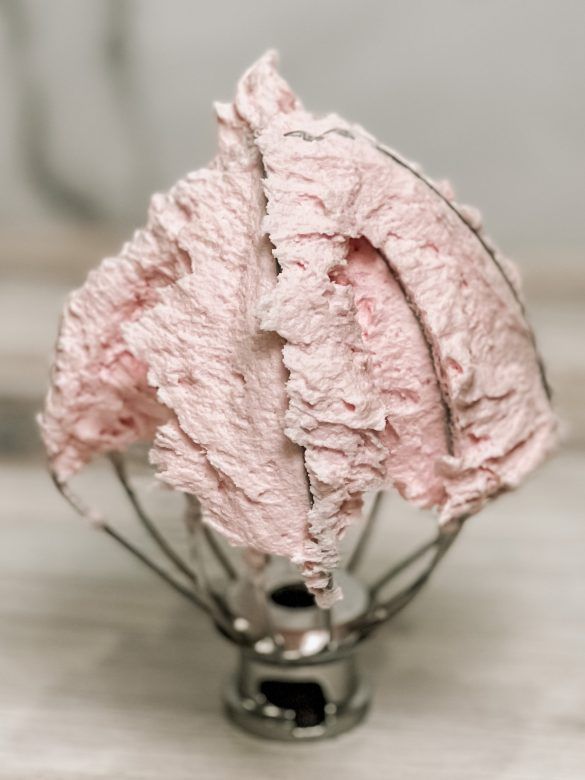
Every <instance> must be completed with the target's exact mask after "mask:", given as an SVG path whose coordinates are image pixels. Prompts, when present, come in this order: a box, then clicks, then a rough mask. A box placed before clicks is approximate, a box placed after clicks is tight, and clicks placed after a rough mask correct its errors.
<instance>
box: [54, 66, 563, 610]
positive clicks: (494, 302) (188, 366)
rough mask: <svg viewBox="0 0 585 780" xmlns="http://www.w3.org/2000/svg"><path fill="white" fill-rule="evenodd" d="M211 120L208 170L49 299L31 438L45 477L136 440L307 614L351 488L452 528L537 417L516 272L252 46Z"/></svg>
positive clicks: (523, 459)
mask: <svg viewBox="0 0 585 780" xmlns="http://www.w3.org/2000/svg"><path fill="white" fill-rule="evenodd" d="M216 110H217V113H218V118H219V125H220V143H219V153H218V156H217V157H216V158H215V160H214V161H213V162H212V163H211V165H210V166H209V168H207V169H203V170H202V171H200V172H197V173H195V174H191V175H189V176H188V177H186V178H185V179H184V180H183V181H181V182H179V184H177V185H176V187H175V188H173V190H171V192H170V193H169V194H168V195H166V196H156V197H155V198H154V199H153V203H152V206H151V212H150V218H149V223H148V225H147V228H146V229H145V230H144V231H141V232H139V233H137V234H136V236H135V238H134V240H133V241H132V242H131V243H130V244H128V245H127V246H126V247H125V248H124V250H123V251H122V253H121V255H120V256H119V257H118V258H115V259H110V260H106V261H104V263H102V265H101V266H100V268H99V269H98V270H97V271H95V272H93V274H91V275H90V277H89V279H88V281H87V282H86V284H85V285H84V287H82V288H81V289H80V290H79V291H77V292H76V293H74V294H73V295H72V297H71V299H70V302H69V304H68V307H67V309H66V311H65V314H64V317H63V323H62V326H61V332H60V335H59V341H58V346H57V358H56V361H55V367H54V371H53V377H52V384H51V388H50V391H49V395H48V399H47V404H46V408H45V411H44V413H43V414H42V416H41V418H40V421H41V428H42V432H43V436H44V439H45V443H46V446H47V450H48V452H49V457H50V461H51V468H52V470H53V472H54V474H55V477H56V479H57V480H58V481H59V482H60V483H64V482H66V481H67V480H68V479H69V478H70V477H71V476H73V475H74V474H75V473H76V472H77V471H79V469H80V468H81V467H82V466H83V465H85V464H86V463H87V462H88V461H89V460H91V458H92V457H94V456H95V455H98V454H101V453H105V452H112V451H122V450H124V449H125V448H127V447H128V446H129V445H130V444H131V443H132V442H134V441H138V440H146V441H152V450H151V459H152V462H153V463H154V464H155V466H156V467H157V471H158V475H159V477H160V478H161V479H162V480H164V481H165V482H166V483H168V484H169V485H171V486H173V487H175V488H177V489H178V490H181V491H183V492H186V493H189V494H193V495H196V496H197V497H198V498H199V500H200V501H201V504H202V506H203V510H204V519H205V520H206V521H207V522H208V523H210V524H211V525H213V526H214V527H215V528H216V529H217V530H219V531H220V532H222V533H223V534H224V535H225V536H226V537H227V538H228V539H229V540H230V541H231V542H232V543H234V544H237V545H242V546H245V547H247V548H250V549H253V550H256V551H259V552H265V553H275V554H278V555H284V556H287V557H289V558H290V559H291V560H293V561H294V562H295V563H297V564H298V565H299V566H300V567H301V569H302V571H303V574H304V576H305V577H306V581H307V585H308V587H309V588H310V589H311V591H312V592H313V593H314V594H315V595H316V597H317V601H318V603H319V604H320V605H322V606H330V605H331V604H332V603H333V602H334V601H335V599H336V598H338V597H339V595H340V593H339V592H338V589H336V588H335V587H334V585H333V581H332V571H333V570H334V568H335V566H336V565H337V563H338V559H339V551H338V542H339V539H340V537H341V536H342V535H343V533H344V531H345V529H346V528H347V526H348V525H349V524H350V523H351V522H352V520H354V519H355V518H356V517H358V516H359V514H360V511H361V505H362V499H363V496H364V493H365V492H368V491H377V490H382V489H385V488H388V487H390V486H393V487H394V488H395V489H396V490H398V491H399V492H400V494H401V495H402V496H404V498H405V499H407V500H408V501H410V502H412V503H414V504H415V505H417V506H420V507H424V508H435V509H436V510H437V512H438V514H439V518H440V521H441V522H443V523H448V522H450V521H455V520H458V519H460V518H463V517H465V516H467V515H469V514H471V513H473V512H475V511H477V510H478V509H479V508H480V507H481V506H482V505H483V503H484V502H485V501H486V500H487V499H489V498H490V497H492V496H495V495H497V494H498V493H500V492H502V491H504V490H507V489H510V488H513V487H515V486H516V485H518V483H519V482H520V481H521V480H522V478H523V477H524V476H525V475H526V474H527V473H528V472H530V471H531V470H532V469H533V468H534V467H535V466H536V465H537V464H538V463H539V462H540V461H541V460H542V459H543V458H544V457H545V455H546V454H547V453H548V452H549V451H550V450H551V448H552V447H553V446H554V443H555V438H556V421H555V418H554V415H553V413H552V411H551V408H550V403H549V399H548V391H547V387H546V382H545V380H544V376H543V372H542V368H541V365H540V362H539V359H538V355H537V353H536V350H535V345H534V339H533V335H532V332H531V330H530V327H529V325H528V324H527V322H526V318H525V316H524V311H523V306H522V302H521V299H520V294H519V291H518V283H517V281H516V272H515V270H514V268H513V266H512V265H511V264H510V263H509V261H507V260H506V259H505V258H502V257H501V256H500V255H499V254H498V253H497V251H496V250H495V249H493V248H492V246H491V245H490V244H489V243H488V241H487V240H486V239H485V237H484V236H483V234H482V232H481V229H480V226H479V224H478V223H477V217H476V216H475V215H474V214H473V213H472V212H471V211H470V210H468V209H463V208H460V207H457V206H456V205H455V203H454V202H453V199H452V194H451V193H450V192H449V190H448V187H447V186H446V185H438V184H435V183H433V182H431V181H430V180H428V179H426V178H424V177H423V176H422V174H421V173H420V172H419V171H418V169H417V168H415V167H413V166H411V165H409V164H407V163H406V162H405V161H404V160H402V159H401V158H400V157H399V156H398V155H396V154H395V153H394V152H392V151H391V150H389V149H386V148H385V147H382V146H380V145H379V144H378V143H377V142H376V141H375V140H374V139H373V138H372V137H371V136H369V135H368V134H367V133H366V132H365V131H364V130H362V129H361V128H360V127H357V126H355V125H350V124H348V123H347V122H345V121H344V120H342V119H340V118H339V117H337V116H335V115H329V116H326V117H322V118H319V119H317V118H315V117H314V116H312V115H311V114H309V113H307V112H306V111H304V110H303V108H302V106H301V104H300V103H299V101H298V99H297V98H296V97H295V96H294V94H293V93H292V92H291V90H290V89H289V87H288V86H287V84H286V83H285V82H284V81H283V80H282V79H281V77H280V76H279V75H278V73H277V72H276V69H275V58H274V55H273V54H270V53H269V54H267V55H265V56H264V57H263V58H262V59H261V60H259V62H258V63H256V64H255V65H254V66H253V67H252V68H251V69H250V70H249V71H248V72H247V73H246V74H245V75H244V77H243V78H242V80H241V81H240V83H239V85H238V89H237V93H236V98H235V101H234V104H233V105H218V106H217V109H216Z"/></svg>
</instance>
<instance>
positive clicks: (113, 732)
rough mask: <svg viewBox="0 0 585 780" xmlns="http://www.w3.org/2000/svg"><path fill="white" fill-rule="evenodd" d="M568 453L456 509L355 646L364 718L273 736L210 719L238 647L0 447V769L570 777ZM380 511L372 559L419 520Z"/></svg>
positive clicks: (573, 589) (573, 605)
mask: <svg viewBox="0 0 585 780" xmlns="http://www.w3.org/2000/svg"><path fill="white" fill-rule="evenodd" d="M583 465H584V463H583V457H582V454H581V453H579V452H570V453H565V454H561V455H560V456H558V457H557V458H556V459H555V460H554V461H552V462H550V463H549V464H547V465H546V466H545V467H544V468H543V469H542V470H541V471H540V472H539V473H538V474H537V475H535V477H534V478H533V479H532V480H531V481H530V482H529V483H528V484H527V485H526V487H525V488H524V489H523V490H521V491H519V492H517V493H516V494H513V495H510V496H506V497H503V498H502V499H501V500H499V501H498V502H497V503H496V504H494V505H493V506H491V507H489V508H488V509H487V510H486V511H485V512H484V513H483V514H482V516H481V517H478V518H475V519H474V520H473V521H472V522H470V524H469V525H468V527H467V528H466V530H465V532H464V534H463V538H462V539H461V540H460V541H459V542H458V544H457V545H456V547H455V548H454V550H453V552H452V553H451V554H450V557H449V559H448V560H447V561H446V562H445V564H444V566H443V568H442V570H440V571H439V572H438V574H437V576H436V578H435V580H434V581H433V583H432V584H431V586H430V588H429V590H428V591H427V592H426V593H425V594H424V595H422V596H421V597H420V600H419V601H418V602H417V603H416V604H414V605H413V606H412V607H411V608H410V609H409V610H408V612H406V613H404V614H403V615H402V616H401V617H400V618H399V619H398V620H397V621H396V622H395V623H394V624H393V625H392V626H390V627H387V628H386V629H384V630H382V631H381V632H380V633H379V634H378V635H377V636H376V637H375V638H373V639H372V640H371V641H370V642H369V643H368V644H367V645H366V646H365V648H364V650H363V652H362V666H363V668H364V670H365V671H366V673H367V674H368V676H369V677H370V679H371V681H372V682H373V684H374V689H375V701H374V707H373V710H372V712H371V715H370V717H369V719H368V720H367V722H366V723H365V724H364V725H363V726H361V727H360V728H358V729H357V730H356V731H354V732H353V733H351V734H349V735H346V736H343V737H340V738H338V739H337V740H334V741H333V742H330V743H321V744H314V745H302V746H283V745H279V744H269V743H264V742H262V741H259V740H256V739H254V738H251V737H248V736H246V735H243V734H240V733H239V732H237V731H236V730H234V729H233V728H232V727H231V726H230V725H229V724H228V723H226V722H225V720H224V719H223V716H222V713H221V710H220V705H219V689H220V685H221V683H222V679H223V678H224V676H225V675H226V674H227V673H228V671H229V670H230V668H231V666H232V663H233V660H234V653H233V650H232V648H231V647H230V646H229V645H228V644H227V643H226V642H225V641H224V640H223V639H221V638H220V637H219V636H217V635H216V634H215V632H214V631H213V629H212V628H211V626H210V625H208V623H207V622H206V621H205V620H204V619H203V618H201V617H200V616H199V615H198V614H197V613H195V612H193V611H191V609H190V608H189V607H188V606H187V605H184V604H183V603H181V602H180V601H179V600H178V598H177V597H175V596H174V594H173V593H171V592H167V590H166V589H164V587H163V586H162V585H159V583H158V582H157V581H155V580H154V579H151V577H150V576H149V575H148V573H147V572H143V571H142V570H140V569H138V568H137V567H136V565H135V564H134V563H133V562H132V561H130V560H129V559H127V557H126V556H125V554H124V553H123V552H122V551H120V550H118V549H117V548H116V547H113V546H112V544H111V542H110V541H109V540H108V539H106V538H105V537H102V536H101V535H100V534H99V533H98V532H94V531H91V530H89V529H88V528H86V527H85V526H84V525H83V523H82V522H81V521H80V520H79V519H78V518H76V517H75V516H74V515H73V513H72V512H71V511H70V510H69V509H68V508H67V506H66V505H65V504H64V503H63V502H62V500H61V499H60V497H59V496H58V495H57V494H56V493H55V492H54V490H53V487H52V485H50V483H49V480H48V478H47V477H46V475H45V474H44V473H43V471H42V470H41V469H40V468H39V467H35V466H25V465H23V464H18V463H13V462H5V463H4V464H3V467H2V473H1V480H0V501H1V514H2V524H1V526H0V537H1V545H0V577H1V583H2V584H1V588H0V613H1V622H0V626H1V628H0V658H1V659H2V663H1V664H0V777H1V778H2V779H3V780H33V779H34V780H41V778H46V780H73V779H75V780H97V778H116V780H120V779H122V778H132V780H134V779H136V780H139V779H140V780H146V779H148V780H150V778H153V779H154V778H157V779H158V778H170V779H171V780H183V779H185V780H186V779H187V778H194V777H196V778H206V779H207V778H210V779H211V780H215V778H217V779H218V780H219V778H221V779H222V780H223V779H224V778H231V777H234V778H235V777H237V778H242V780H246V779H247V778H260V777H261V778H264V777H278V778H279V779H281V780H288V779H289V778H290V779H291V780H292V778H297V777H336V778H339V780H345V778H347V779H348V780H349V778H352V780H353V778H356V777H362V778H388V777H396V778H401V780H409V779H410V778H417V779H418V778H421V779H422V778H425V779H426V778H433V780H443V779H444V780H460V779H461V780H475V779H476V778H477V780H479V779H480V778H481V779H483V778H485V779H486V780H488V779H489V780H545V779H546V780H569V779H570V780H582V778H583V777H584V776H585V665H584V662H583V659H584V658H585V630H584V628H585V576H584V568H583V562H584V553H585V523H584V522H583V521H584V519H585V516H584V513H583V504H584V501H583V499H584V497H585V496H584V494H583V492H584V491H583ZM108 479H109V475H108V474H107V473H106V472H105V471H104V470H102V469H98V470H96V471H94V472H93V473H92V474H91V475H90V476H88V477H87V478H86V480H85V482H84V484H83V488H82V489H83V490H84V492H85V493H86V494H88V493H89V494H91V495H93V496H94V497H96V496H98V495H102V496H107V497H108V499H109V500H110V503H111V507H110V511H112V512H115V511H116V504H115V500H114V499H113V497H112V496H113V493H114V491H113V490H112V491H109V490H108V487H107V486H108V484H109V482H107V480H108ZM384 513H385V514H384V518H383V522H382V523H381V524H380V527H379V530H378V536H377V539H376V540H375V544H374V555H373V558H372V562H371V564H370V565H368V566H367V567H366V570H368V571H369V572H373V571H374V570H376V569H378V568H379V567H380V566H381V565H383V562H384V560H385V559H386V558H387V557H388V556H390V555H391V554H395V552H396V551H397V549H398V548H400V547H404V546H405V545H407V544H409V543H410V542H411V540H412V536H413V534H414V533H416V534H417V535H419V536H420V534H424V533H425V532H428V530H429V528H428V521H426V520H425V521H423V520H422V519H421V517H419V516H418V515H417V513H415V512H412V511H411V510H409V509H407V508H405V507H403V505H402V504H401V503H399V502H397V501H395V500H390V501H389V502H388V503H386V505H385V510H384ZM163 514H164V512H163ZM162 520H163V522H165V518H164V517H163V518H162Z"/></svg>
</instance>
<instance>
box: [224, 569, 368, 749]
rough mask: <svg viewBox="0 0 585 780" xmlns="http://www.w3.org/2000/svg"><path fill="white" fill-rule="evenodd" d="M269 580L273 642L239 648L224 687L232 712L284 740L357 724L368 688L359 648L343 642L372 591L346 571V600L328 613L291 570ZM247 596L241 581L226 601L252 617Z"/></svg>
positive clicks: (249, 727)
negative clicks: (235, 666)
mask: <svg viewBox="0 0 585 780" xmlns="http://www.w3.org/2000/svg"><path fill="white" fill-rule="evenodd" d="M270 579H271V581H269V582H268V583H265V586H266V585H268V588H267V591H265V594H266V598H265V601H264V606H265V609H266V612H265V614H264V616H263V617H264V620H265V621H266V625H267V626H268V627H269V628H270V634H271V636H272V637H273V639H272V640H268V641H266V640H264V641H260V642H258V643H257V644H256V646H255V648H253V649H251V648H248V647H247V648H242V649H241V650H240V657H239V664H238V669H237V671H236V673H235V674H234V675H233V676H232V677H231V678H230V679H229V681H228V683H227V685H226V687H225V690H224V704H225V708H226V712H227V714H228V716H229V717H230V719H231V720H232V721H233V722H234V723H235V724H237V725H238V726H239V727H240V728H242V729H245V730H246V731H248V732H251V733H253V734H256V735H257V736H260V737H264V738H269V739H279V740H290V741H296V740H312V739H323V738H326V737H333V736H335V735H337V734H341V733H342V732H343V731H347V730H348V729H351V728H353V727H354V726H355V725H357V724H358V723H359V722H360V721H361V720H362V718H363V717H364V715H365V714H366V712H367V709H368V705H369V702H370V691H369V687H368V686H367V685H366V683H365V682H364V681H363V680H362V679H361V677H360V676H359V674H358V670H357V664H356V658H355V647H350V648H348V647H340V645H342V644H343V640H344V639H345V638H346V637H347V635H348V632H349V631H350V630H352V626H353V625H354V622H355V621H356V620H357V619H359V618H360V616H361V615H362V614H363V613H364V612H365V610H366V609H367V607H368V595H367V591H366V589H365V588H364V586H363V585H362V583H360V582H359V581H358V580H356V579H355V578H354V577H352V576H351V575H349V574H347V573H346V572H342V573H340V575H339V581H340V584H341V585H342V587H343V590H344V594H345V598H344V600H343V601H342V602H340V603H339V604H337V605H336V606H335V608H334V609H333V610H332V611H331V612H330V613H329V614H328V613H325V612H323V611H322V610H319V609H318V608H317V607H316V606H315V604H314V601H313V598H312V596H310V594H309V593H307V591H306V589H305V587H304V585H303V583H302V582H299V581H294V580H293V581H291V579H290V574H288V576H287V574H286V573H284V572H281V573H278V572H277V573H276V574H273V575H272V577H271V578H270ZM249 597H250V594H249V592H247V590H246V587H245V585H242V584H235V585H234V586H233V588H232V589H231V592H230V594H229V596H228V602H229V604H230V606H231V608H233V609H234V610H238V614H246V611H247V610H246V602H247V601H248V600H249ZM248 603H249V602H248ZM248 612H249V611H248ZM259 619H262V618H261V617H260V618H259Z"/></svg>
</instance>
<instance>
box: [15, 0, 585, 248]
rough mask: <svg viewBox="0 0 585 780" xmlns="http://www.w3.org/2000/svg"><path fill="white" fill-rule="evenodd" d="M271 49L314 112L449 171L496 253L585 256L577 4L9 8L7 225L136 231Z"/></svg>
mask: <svg viewBox="0 0 585 780" xmlns="http://www.w3.org/2000/svg"><path fill="white" fill-rule="evenodd" d="M269 47H276V48H277V49H279V50H280V53H281V66H282V71H283V73H284V75H285V77H286V78H287V79H288V80H289V81H290V83H291V84H292V85H293V87H294V88H295V89H296V90H297V91H298V93H299V94H300V95H301V96H302V99H303V101H304V103H305V105H306V106H307V107H309V108H311V109H313V110H315V111H318V112H324V111H327V110H335V111H337V112H338V113H340V114H342V115H344V116H345V117H347V118H348V119H351V120H354V121H357V122H359V123H361V124H362V125H364V126H365V127H366V128H367V129H368V130H370V131H371V132H373V133H374V134H376V135H377V136H378V137H379V138H380V139H382V140H383V141H384V142H386V143H387V144H389V145H391V146H393V147H394V148H396V149H398V150H400V151H401V152H402V153H403V154H405V155H407V156H409V157H410V158H413V159H416V160H418V161H419V162H421V163H422V164H423V165H424V167H425V169H426V170H427V172H428V173H430V174H431V175H434V176H437V177H443V176H448V177H449V178H450V179H451V180H452V181H453V182H454V184H455V188H456V191H457V193H458V196H459V199H460V200H462V201H464V202H471V203H474V204H475V205H478V206H480V207H481V208H482V210H483V212H484V215H485V217H486V221H487V223H488V228H489V232H490V233H491V234H492V235H493V236H494V237H496V238H497V240H498V242H499V243H500V244H502V245H504V246H505V245H506V244H507V245H511V246H512V247H516V246H522V247H532V246H534V247H538V246H539V247H540V248H541V249H542V248H544V249H545V250H548V248H549V247H550V248H551V250H553V249H554V250H557V249H559V248H561V249H567V248H568V249H572V250H577V251H576V254H575V256H576V259H577V260H578V261H579V259H580V250H581V247H582V246H583V245H584V244H585V241H584V239H585V219H584V214H583V211H584V205H585V204H584V197H583V195H584V191H585V189H584V186H583V181H584V179H585V163H584V155H583V145H584V140H585V132H584V131H585V98H584V95H585V90H584V87H585V84H584V82H585V2H583V0H489V1H488V0H484V1H483V2H482V1H481V0H418V1H417V0H396V1H393V0H390V1H389V2H382V0H359V1H358V0H355V1H352V2H346V1H344V0H337V1H333V0H289V1H288V2H280V1H278V2H275V1H272V2H269V0H241V2H238V1H237V0H234V1H233V2H229V1H228V0H214V2H193V1H192V0H135V1H134V2H128V1H127V0H51V1H50V2H49V1H48V0H15V1H14V2H7V1H6V0H4V2H1V3H0V105H1V106H2V121H1V122H0V182H1V183H0V219H1V220H2V222H3V223H4V224H7V223H11V224H12V225H14V224H16V225H19V224H20V225H26V226H28V225H31V224H32V225H33V226H35V225H42V224H46V223H47V222H51V221H63V220H94V221H100V220H105V221H115V222H118V223H122V224H124V225H126V224H127V225H128V226H130V225H134V224H139V223H140V222H141V221H142V219H143V215H144V211H145V207H146V204H147V201H148V195H149V193H150V192H151V191H152V190H155V189H161V188H165V187H167V186H168V185H170V184H171V183H172V182H173V180H174V179H176V178H178V177H179V176H181V175H182V174H183V173H184V172H186V171H187V170H188V169H192V168H196V167H198V166H200V165H202V164H204V163H205V162H206V161H207V160H208V159H209V157H210V156H211V155H212V154H213V150H214V127H213V120H212V117H211V111H210V106H211V102H212V100H214V99H229V98H230V97H231V95H232V93H233V89H234V84H235V81H236V79H237V78H238V76H239V75H240V73H241V72H242V71H243V69H244V68H246V67H247V66H248V65H249V64H250V63H251V62H252V61H253V60H254V59H255V58H256V57H257V56H259V55H260V54H261V53H262V52H263V51H264V50H265V49H267V48H269Z"/></svg>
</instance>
